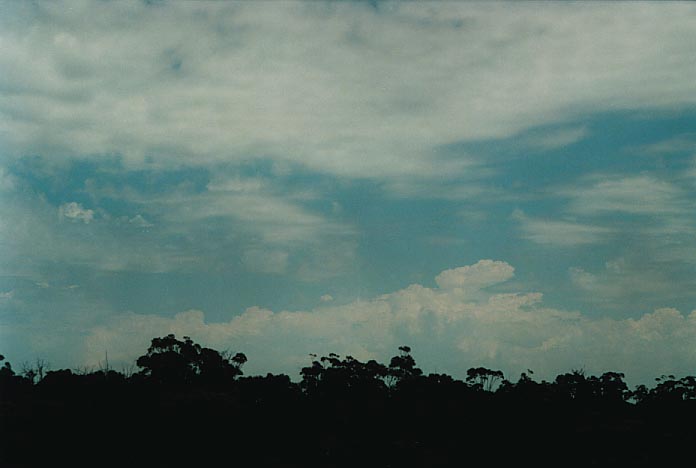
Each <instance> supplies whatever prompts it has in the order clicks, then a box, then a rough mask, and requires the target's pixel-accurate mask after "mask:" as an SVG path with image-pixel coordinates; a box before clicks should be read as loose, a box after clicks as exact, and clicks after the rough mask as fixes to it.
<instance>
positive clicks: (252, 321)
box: [83, 260, 696, 382]
mask: <svg viewBox="0 0 696 468" xmlns="http://www.w3.org/2000/svg"><path fill="white" fill-rule="evenodd" d="M512 271H513V268H512V266H510V265H508V264H507V263H505V262H500V261H491V260H482V261H480V262H478V263H477V264H474V265H468V266H464V267H460V268H455V269H452V270H445V271H443V272H442V273H441V274H440V275H438V278H439V283H441V286H440V287H439V288H434V289H431V288H427V287H423V286H421V285H418V284H414V285H411V286H409V287H407V288H405V289H401V290H398V291H395V292H393V293H390V294H385V295H382V296H379V297H376V298H374V299H370V300H357V301H354V302H352V303H349V304H346V305H336V306H332V305H322V306H320V307H318V308H316V309H313V310H309V311H292V312H291V311H279V312H274V311H272V310H268V309H264V308H259V307H252V308H249V309H247V310H246V311H244V312H243V313H242V314H241V315H237V316H234V317H232V318H231V319H230V320H229V321H226V322H218V323H211V322H207V321H206V320H205V314H204V313H203V312H202V311H198V310H190V311H186V312H181V313H179V314H176V315H174V316H173V317H162V316H156V315H140V314H133V313H127V314H121V315H117V316H114V317H111V318H110V319H108V320H107V321H106V322H105V323H103V324H102V325H100V326H97V327H94V328H92V329H91V330H90V331H89V333H88V334H87V337H86V339H85V340H84V342H83V345H84V347H83V359H84V360H85V362H96V361H95V360H98V359H100V358H101V356H102V355H103V350H104V349H108V350H109V356H110V357H113V359H114V360H123V361H128V360H130V359H133V358H135V357H136V356H135V355H134V354H133V353H137V352H138V351H139V350H140V351H142V350H145V349H146V348H147V344H148V341H149V339H150V338H152V337H154V336H161V335H163V334H167V333H175V334H178V335H190V336H192V337H193V338H194V339H195V340H199V341H201V342H203V343H205V344H206V345H209V346H213V347H216V348H218V349H227V348H229V349H233V350H235V351H243V352H245V353H247V355H248V356H249V358H250V361H249V363H248V368H247V370H248V372H251V373H256V372H266V371H273V372H289V373H290V374H291V375H293V376H297V375H298V374H297V373H298V372H299V368H300V367H301V366H303V365H306V364H307V363H309V357H308V355H309V354H310V353H320V354H321V353H324V354H326V353H329V352H337V353H340V354H351V355H353V356H355V357H357V358H359V359H368V358H376V359H380V360H387V359H388V358H389V357H390V356H391V355H393V354H394V353H395V350H396V348H397V347H398V346H399V345H402V344H409V345H411V346H412V347H413V349H414V355H415V356H416V359H417V360H418V362H419V364H421V365H422V366H423V367H424V368H425V369H426V371H430V372H434V371H437V372H450V373H452V374H454V375H457V376H459V377H463V376H464V375H465V371H466V369H467V368H468V367H471V366H478V365H485V366H491V367H495V368H500V369H503V370H504V371H505V372H506V374H507V375H509V376H510V377H513V378H514V377H515V376H516V375H518V373H519V372H521V371H524V370H526V369H527V368H532V369H533V370H535V372H536V374H537V376H539V377H540V378H552V377H554V376H555V375H556V374H557V373H560V372H566V371H569V370H571V369H573V368H579V367H585V368H586V369H587V370H588V372H593V373H596V372H602V371H607V370H620V371H625V372H627V374H628V378H629V379H630V380H631V381H632V382H639V381H642V382H649V381H650V380H651V379H652V378H653V377H654V376H656V375H661V374H662V373H665V372H667V373H675V374H680V373H686V372H690V371H691V369H692V362H693V359H694V358H696V350H695V349H694V348H693V345H692V343H693V341H694V339H696V313H692V314H691V315H688V316H685V315H682V314H681V313H680V312H678V311H676V310H674V309H658V310H656V311H655V312H653V313H649V314H645V315H643V316H642V317H640V318H637V319H612V318H589V317H587V316H583V315H581V314H579V313H576V312H568V311H563V310H557V309H551V308H547V307H544V306H543V305H542V303H541V299H542V296H541V294H539V293H535V292H502V293H501V292H495V293H493V292H485V291H484V289H485V288H486V287H487V286H488V285H491V284H497V283H500V282H501V281H503V282H504V281H505V280H506V279H509V278H510V277H511V276H512ZM453 286H454V287H453Z"/></svg>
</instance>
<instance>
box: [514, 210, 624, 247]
mask: <svg viewBox="0 0 696 468" xmlns="http://www.w3.org/2000/svg"><path fill="white" fill-rule="evenodd" d="M512 218H513V219H514V220H516V221H517V222H518V223H519V226H520V229H521V231H522V237H524V238H525V239H528V240H530V241H532V242H536V243H537V244H541V245H547V246H557V247H572V246H580V245H586V244H596V243H600V242H606V241H607V240H609V239H610V238H611V237H612V234H614V233H615V231H614V229H612V228H609V227H602V226H597V225H592V224H585V223H580V222H575V221H563V220H550V219H541V218H535V217H530V216H527V215H526V214H524V212H522V211H521V210H516V211H514V212H513V214H512Z"/></svg>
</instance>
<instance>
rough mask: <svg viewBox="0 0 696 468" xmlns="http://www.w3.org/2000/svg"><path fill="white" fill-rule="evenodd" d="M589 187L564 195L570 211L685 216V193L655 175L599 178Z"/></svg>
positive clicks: (568, 191)
mask: <svg viewBox="0 0 696 468" xmlns="http://www.w3.org/2000/svg"><path fill="white" fill-rule="evenodd" d="M593 179H594V180H592V179H590V182H589V184H587V185H585V186H580V187H577V188H573V189H568V190H565V191H563V192H562V193H561V194H562V195H565V196H567V197H570V203H569V207H568V209H569V211H571V212H572V213H576V214H580V215H585V216H590V215H595V216H596V215H603V214H612V213H626V214H635V215H665V214H676V213H680V212H683V211H684V209H685V208H686V206H685V204H684V203H685V202H684V201H683V197H684V191H683V190H682V189H680V188H679V187H678V186H676V185H674V184H672V183H670V182H668V181H665V180H660V179H658V178H656V177H653V176H651V175H631V176H614V177H611V176H595V177H594V178H593Z"/></svg>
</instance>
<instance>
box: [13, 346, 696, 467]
mask: <svg viewBox="0 0 696 468" xmlns="http://www.w3.org/2000/svg"><path fill="white" fill-rule="evenodd" d="M0 361H4V358H3V357H2V356H0ZM246 361H247V357H246V356H245V355H244V354H243V353H236V354H233V353H230V352H219V351H217V350H214V349H212V348H207V347H204V346H202V345H200V344H198V343H195V342H194V341H193V340H192V339H191V338H189V337H183V339H177V337H176V336H175V335H167V336H164V337H161V338H154V339H153V340H152V341H151V345H150V347H149V348H148V349H147V351H146V352H145V354H143V355H142V356H140V357H139V358H138V359H137V361H136V366H137V368H133V369H129V370H124V371H122V372H118V371H116V370H114V369H111V368H110V367H109V365H108V363H105V365H104V366H103V367H102V368H101V369H99V370H96V371H91V370H88V369H81V370H70V369H60V370H49V369H48V366H47V363H46V362H45V361H37V362H36V363H35V365H25V366H23V368H22V369H21V370H19V371H15V370H14V369H13V368H12V366H11V365H10V364H9V363H7V362H3V365H2V367H0V466H6V467H25V466H26V467H29V466H46V465H47V464H52V465H56V464H62V463H63V462H65V463H68V464H70V465H71V466H76V465H77V466H87V465H89V466H93V465H94V464H98V465H100V466H104V465H107V466H119V467H122V466H124V465H125V464H129V465H135V466H155V465H156V466H159V465H162V466H166V465H168V466H212V465H213V464H215V465H219V464H221V463H222V464H224V465H228V466H269V467H276V466H277V467H280V466H282V467H332V466H333V467H344V466H345V467H348V466H351V467H353V466H370V467H397V466H406V467H410V466H419V467H421V466H422V467H426V466H427V467H454V466H468V465H472V466H474V465H478V464H485V465H487V466H508V465H510V464H512V463H522V462H525V463H527V464H529V463H531V464H532V465H533V466H558V465H566V466H609V465H612V466H624V465H629V464H630V465H632V466H660V465H663V464H665V463H672V462H680V463H681V462H684V461H685V460H690V459H691V453H690V452H691V450H690V449H691V447H693V443H694V442H696V425H694V424H693V421H694V420H695V419H694V417H696V378H695V377H691V376H689V377H684V378H679V379H678V378H676V377H674V376H662V377H659V378H658V379H656V384H655V385H654V386H653V387H650V388H649V387H647V386H645V385H639V386H637V387H635V388H634V389H629V388H628V386H627V384H626V383H625V381H624V375H623V374H622V373H619V372H606V373H604V374H602V375H600V376H594V375H587V374H586V373H585V372H583V371H581V370H572V371H570V372H567V373H564V374H561V375H558V376H557V377H556V378H555V379H554V380H552V381H546V380H541V381H537V380H535V378H534V375H533V372H532V371H527V372H524V373H522V374H521V375H520V376H519V378H517V379H516V380H515V381H513V380H511V379H508V378H506V377H505V376H504V375H503V373H502V372H501V371H498V370H494V369H488V368H484V367H476V368H471V369H469V370H468V371H467V374H466V378H465V379H464V380H460V379H456V378H453V377H452V376H449V375H447V374H432V373H431V374H427V375H426V374H425V373H424V372H423V371H422V370H421V369H420V368H419V367H418V366H417V364H416V361H415V359H414V358H413V356H412V354H411V349H410V348H409V347H408V346H402V347H400V348H399V349H398V353H397V354H396V355H395V356H394V357H392V358H391V360H390V361H389V363H388V364H384V363H380V362H377V361H375V360H369V361H366V362H363V361H360V360H358V359H355V358H353V357H351V356H339V355H337V354H329V355H328V356H322V357H318V356H313V357H312V362H311V364H310V365H308V366H306V367H304V368H302V370H301V372H300V379H299V381H293V380H292V379H291V378H290V377H289V376H288V375H284V374H280V375H274V374H267V375H265V376H244V373H243V367H244V364H245V363H246ZM59 462H60V463H59Z"/></svg>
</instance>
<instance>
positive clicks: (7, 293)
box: [0, 289, 15, 300]
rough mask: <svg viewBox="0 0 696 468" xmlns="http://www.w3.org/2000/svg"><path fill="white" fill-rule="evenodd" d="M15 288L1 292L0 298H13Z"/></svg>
mask: <svg viewBox="0 0 696 468" xmlns="http://www.w3.org/2000/svg"><path fill="white" fill-rule="evenodd" d="M14 293H15V292H14V289H13V290H10V291H5V292H0V300H2V299H12V298H13V297H14Z"/></svg>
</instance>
